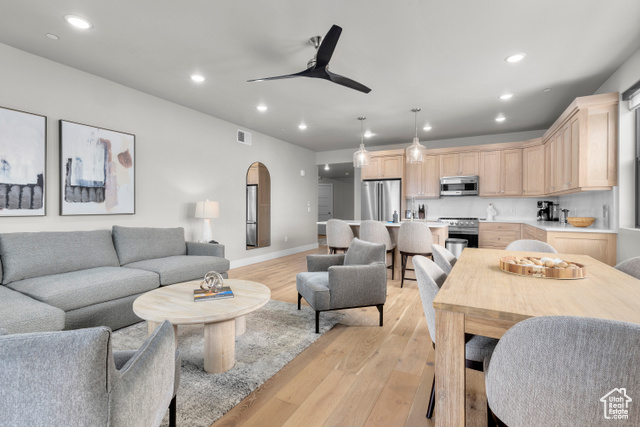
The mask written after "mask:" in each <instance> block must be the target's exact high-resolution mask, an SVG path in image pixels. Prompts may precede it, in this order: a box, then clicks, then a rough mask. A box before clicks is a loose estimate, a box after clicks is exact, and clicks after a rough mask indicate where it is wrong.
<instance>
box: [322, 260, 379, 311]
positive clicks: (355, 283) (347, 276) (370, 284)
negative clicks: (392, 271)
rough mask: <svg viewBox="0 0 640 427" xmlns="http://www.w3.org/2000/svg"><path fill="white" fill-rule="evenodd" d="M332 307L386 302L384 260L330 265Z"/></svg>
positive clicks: (330, 302) (330, 303)
mask: <svg viewBox="0 0 640 427" xmlns="http://www.w3.org/2000/svg"><path fill="white" fill-rule="evenodd" d="M329 295H330V301H329V305H330V307H331V309H336V308H348V307H359V306H368V305H378V304H384V303H385V301H386V300H387V267H386V266H385V264H384V263H382V262H374V263H372V264H367V265H341V266H333V267H329Z"/></svg>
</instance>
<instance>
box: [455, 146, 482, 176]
mask: <svg viewBox="0 0 640 427" xmlns="http://www.w3.org/2000/svg"><path fill="white" fill-rule="evenodd" d="M479 163H480V155H479V153H478V152H477V151H470V152H466V153H460V175H462V176H466V175H478V174H479V172H480V165H479Z"/></svg>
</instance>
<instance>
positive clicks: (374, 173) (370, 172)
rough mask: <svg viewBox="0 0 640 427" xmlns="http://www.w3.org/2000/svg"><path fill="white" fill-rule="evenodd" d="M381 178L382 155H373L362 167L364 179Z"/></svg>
mask: <svg viewBox="0 0 640 427" xmlns="http://www.w3.org/2000/svg"><path fill="white" fill-rule="evenodd" d="M377 178H380V157H376V156H371V161H370V162H369V164H368V165H366V166H363V167H362V179H377Z"/></svg>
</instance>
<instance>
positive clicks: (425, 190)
mask: <svg viewBox="0 0 640 427" xmlns="http://www.w3.org/2000/svg"><path fill="white" fill-rule="evenodd" d="M406 170H407V175H406V179H405V188H406V190H405V196H406V197H423V198H438V197H440V163H439V161H438V156H425V157H424V162H422V163H407V169H406Z"/></svg>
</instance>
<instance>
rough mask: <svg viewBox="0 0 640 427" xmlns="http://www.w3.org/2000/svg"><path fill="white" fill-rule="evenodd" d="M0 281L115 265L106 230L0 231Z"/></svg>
mask: <svg viewBox="0 0 640 427" xmlns="http://www.w3.org/2000/svg"><path fill="white" fill-rule="evenodd" d="M0 258H2V267H3V277H2V283H3V284H5V285H6V284H8V283H11V282H16V281H18V280H24V279H30V278H32V277H40V276H49V275H52V274H61V273H68V272H70V271H77V270H84V269H88V268H95V267H109V266H113V267H117V266H119V265H120V264H119V263H118V256H117V255H116V251H115V249H114V247H113V241H112V239H111V233H110V232H109V230H94V231H63V232H39V233H2V234H0Z"/></svg>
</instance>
